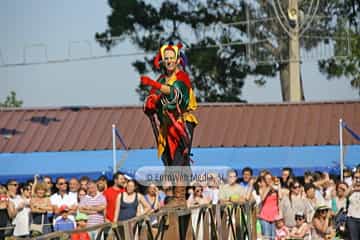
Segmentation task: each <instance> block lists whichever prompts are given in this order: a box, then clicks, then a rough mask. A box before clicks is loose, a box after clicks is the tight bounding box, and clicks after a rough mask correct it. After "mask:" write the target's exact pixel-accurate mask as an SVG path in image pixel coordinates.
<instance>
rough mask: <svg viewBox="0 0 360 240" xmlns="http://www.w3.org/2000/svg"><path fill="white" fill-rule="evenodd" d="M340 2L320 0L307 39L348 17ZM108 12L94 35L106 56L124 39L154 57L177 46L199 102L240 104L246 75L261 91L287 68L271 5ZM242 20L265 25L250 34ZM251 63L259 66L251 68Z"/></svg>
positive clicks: (119, 0) (133, 4) (190, 1)
mask: <svg viewBox="0 0 360 240" xmlns="http://www.w3.org/2000/svg"><path fill="white" fill-rule="evenodd" d="M279 2H281V4H282V5H283V6H282V8H283V9H286V8H287V6H286V4H285V3H286V2H287V1H281V0H279ZM343 2H344V1H342V0H328V1H324V0H321V2H320V7H319V13H318V14H317V15H318V16H320V17H322V18H319V19H320V20H318V21H317V23H316V27H314V28H311V29H309V32H307V35H312V34H313V35H317V36H323V35H325V34H326V33H327V32H329V31H330V30H331V29H332V28H333V22H334V20H333V19H332V17H333V16H340V15H341V14H343V15H344V14H345V13H346V14H348V12H344V7H343V6H342V3H343ZM345 2H346V1H345ZM248 4H250V5H248ZM299 4H300V6H299V7H300V9H302V11H303V12H304V13H306V14H308V13H307V12H306V9H308V8H309V6H310V5H311V1H310V0H302V1H299ZM109 6H110V8H111V10H112V11H111V14H110V15H109V16H108V29H106V30H105V31H104V32H101V33H96V34H95V38H96V40H97V41H98V42H99V44H100V45H101V46H102V47H105V48H106V49H107V50H111V48H113V47H114V46H115V45H117V44H119V43H120V42H121V41H123V40H125V39H128V40H130V41H131V42H132V43H133V44H134V45H135V46H136V47H137V48H139V49H141V50H143V51H144V52H145V53H149V54H152V55H153V56H155V54H156V52H157V50H158V48H159V47H160V46H161V45H162V44H164V43H168V42H169V41H175V43H177V41H181V42H182V43H184V44H185V46H186V48H185V49H186V55H187V57H188V59H189V66H188V68H187V71H188V72H189V73H190V75H191V79H192V83H193V86H194V88H195V90H196V95H197V97H198V100H199V101H208V102H214V101H243V99H242V98H241V93H242V92H241V89H242V87H243V86H244V79H245V78H246V77H247V76H248V75H249V74H251V75H255V76H256V79H257V80H256V81H255V83H256V84H258V85H259V86H263V85H264V84H265V82H266V81H265V80H264V78H266V77H267V76H272V77H273V76H275V75H276V72H277V71H283V69H285V68H286V67H281V66H284V65H286V64H287V62H286V61H287V60H288V56H289V53H288V36H287V35H286V34H285V32H284V30H283V29H282V28H281V27H280V26H279V23H278V22H277V20H276V19H275V18H274V10H273V7H272V1H264V0H256V1H245V0H243V1H229V0H207V1H203V0H178V1H176V0H162V1H150V0H147V1H144V0H109ZM346 14H345V15H346ZM247 16H248V18H249V19H252V20H253V19H259V18H261V19H270V20H266V21H255V22H252V23H251V26H250V29H248V28H247V25H246V24H243V23H242V24H237V22H244V21H245V20H246V19H247ZM329 16H330V17H329ZM306 17H308V16H306ZM114 37H115V38H116V39H114ZM247 41H251V42H252V44H251V46H249V47H246V44H245V42H247ZM322 41H328V40H327V39H321V38H305V39H304V40H303V41H301V46H302V47H303V48H304V49H306V50H311V49H312V48H314V47H317V46H318V44H319V43H321V42H322ZM253 58H254V59H255V60H256V61H258V62H257V63H256V62H254V63H251V61H250V60H254V59H253ZM259 61H261V64H259ZM133 67H134V68H135V69H136V71H137V72H138V73H139V74H148V73H150V72H156V70H155V69H154V68H153V66H152V59H150V58H148V57H144V58H143V59H142V60H140V59H139V60H137V61H136V62H134V63H133ZM157 73H158V72H157ZM280 76H285V75H284V74H280ZM281 84H282V86H285V88H286V86H289V84H288V83H286V82H284V80H283V79H282V81H281ZM282 90H283V91H284V89H282ZM136 91H137V92H138V93H139V94H140V99H142V100H143V99H144V89H143V88H141V87H140V86H139V88H138V89H137V90H136Z"/></svg>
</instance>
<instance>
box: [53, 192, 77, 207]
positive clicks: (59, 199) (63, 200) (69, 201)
mask: <svg viewBox="0 0 360 240" xmlns="http://www.w3.org/2000/svg"><path fill="white" fill-rule="evenodd" d="M50 202H51V205H54V206H57V207H61V206H62V205H66V206H68V207H71V206H73V205H77V200H76V199H75V198H74V197H73V196H70V195H69V194H68V193H65V194H64V196H61V195H60V194H59V193H54V194H53V195H51V197H50Z"/></svg>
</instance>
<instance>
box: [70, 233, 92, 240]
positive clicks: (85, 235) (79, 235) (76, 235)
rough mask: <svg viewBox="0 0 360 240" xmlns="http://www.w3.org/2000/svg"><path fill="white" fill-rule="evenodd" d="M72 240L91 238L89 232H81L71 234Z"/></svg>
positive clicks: (87, 239) (88, 239)
mask: <svg viewBox="0 0 360 240" xmlns="http://www.w3.org/2000/svg"><path fill="white" fill-rule="evenodd" d="M71 240H90V236H89V234H88V233H87V232H79V233H73V234H71Z"/></svg>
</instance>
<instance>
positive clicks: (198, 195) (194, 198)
mask: <svg viewBox="0 0 360 240" xmlns="http://www.w3.org/2000/svg"><path fill="white" fill-rule="evenodd" d="M209 202H210V200H209V199H207V198H206V197H205V196H204V195H203V187H202V186H201V185H200V184H196V185H195V187H194V191H193V194H191V195H190V196H189V198H188V200H187V205H188V207H194V206H198V205H201V204H207V203H209Z"/></svg>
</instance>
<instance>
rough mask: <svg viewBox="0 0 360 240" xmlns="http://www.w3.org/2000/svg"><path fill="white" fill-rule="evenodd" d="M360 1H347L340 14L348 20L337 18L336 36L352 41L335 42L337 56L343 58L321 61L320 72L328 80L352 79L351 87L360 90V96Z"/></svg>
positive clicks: (340, 39) (337, 40)
mask: <svg viewBox="0 0 360 240" xmlns="http://www.w3.org/2000/svg"><path fill="white" fill-rule="evenodd" d="M359 11H360V1H356V0H352V1H345V2H344V3H343V5H342V7H341V11H339V13H340V14H341V15H342V16H346V17H347V18H345V19H344V18H337V21H336V27H335V28H334V35H337V36H347V35H349V37H350V39H344V38H338V39H336V40H335V55H339V56H345V57H343V58H330V59H326V60H321V61H319V68H320V71H321V72H322V73H324V74H326V76H327V78H328V79H333V78H339V77H342V76H345V77H347V78H350V83H351V86H352V87H354V88H356V89H358V91H359V95H360V28H359V22H358V21H359V16H358V12H359ZM349 46H350V49H349ZM349 51H351V52H350V53H349Z"/></svg>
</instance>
